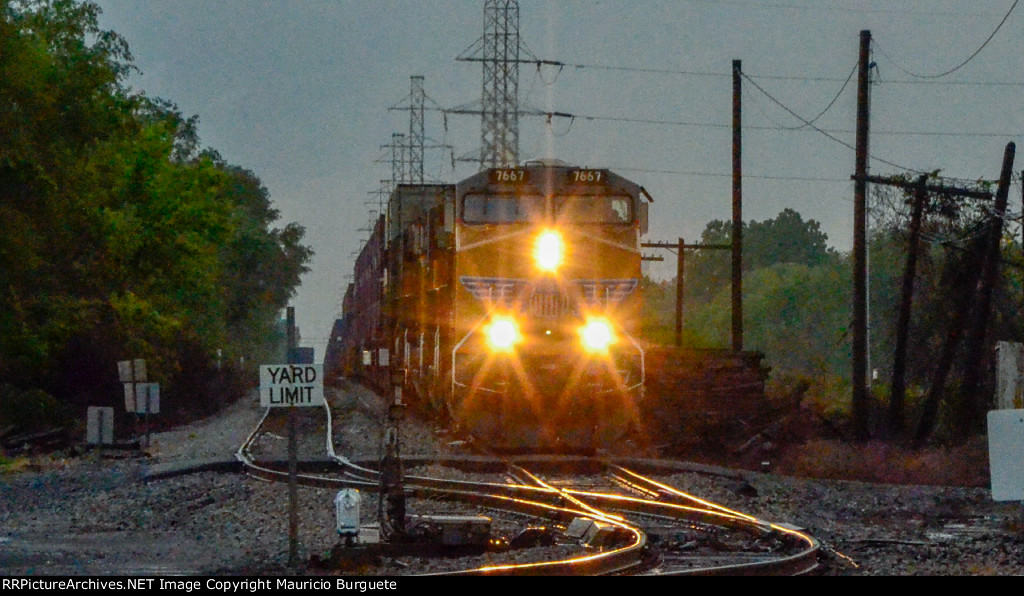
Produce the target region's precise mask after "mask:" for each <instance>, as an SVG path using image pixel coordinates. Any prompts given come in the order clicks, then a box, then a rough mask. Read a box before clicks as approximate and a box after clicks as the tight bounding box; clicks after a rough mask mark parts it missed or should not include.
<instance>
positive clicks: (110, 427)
mask: <svg viewBox="0 0 1024 596" xmlns="http://www.w3.org/2000/svg"><path fill="white" fill-rule="evenodd" d="M86 414H87V418H86V426H85V440H86V442H87V443H89V444H90V445H110V444H112V443H113V442H114V408H101V407H98V406H89V409H88V410H87V411H86Z"/></svg>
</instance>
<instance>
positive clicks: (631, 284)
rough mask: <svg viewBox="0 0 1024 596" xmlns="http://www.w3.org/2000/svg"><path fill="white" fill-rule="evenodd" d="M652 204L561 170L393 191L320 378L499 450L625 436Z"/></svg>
mask: <svg viewBox="0 0 1024 596" xmlns="http://www.w3.org/2000/svg"><path fill="white" fill-rule="evenodd" d="M649 201H650V196H649V195H647V193H646V192H645V191H644V189H643V188H642V187H641V186H639V185H637V184H636V183H634V182H631V181H629V180H627V179H626V178H623V177H621V176H619V175H617V174H615V173H614V172H611V171H609V170H606V169H590V168H580V167H573V166H569V165H567V164H565V163H563V162H560V161H551V160H548V161H534V162H527V163H526V164H525V165H523V166H521V167H508V168H492V169H488V170H483V171H481V172H479V173H477V174H475V175H473V176H471V177H469V178H467V179H465V180H463V181H461V182H459V183H457V184H454V185H447V184H416V185H413V184H400V185H398V186H397V187H396V188H395V190H394V191H393V192H392V194H391V196H390V198H389V201H388V208H387V214H386V216H383V215H382V216H381V217H380V218H379V219H378V220H377V222H376V225H375V226H374V229H373V232H372V233H371V236H370V239H369V241H368V242H367V243H366V244H365V245H364V247H363V249H362V251H361V252H360V254H359V257H358V258H357V261H356V267H355V274H354V278H353V281H352V283H351V284H350V285H349V287H348V289H347V291H346V294H345V298H344V301H343V317H342V319H340V320H339V321H338V322H337V323H336V324H335V328H334V330H333V332H332V339H331V343H330V346H329V349H328V353H327V356H326V361H325V366H326V368H327V370H328V374H334V375H345V376H355V377H360V378H362V379H364V380H366V381H367V382H369V383H370V384H371V385H374V386H376V387H377V388H379V389H382V390H389V389H390V387H396V386H397V387H401V388H402V391H401V395H402V396H403V398H404V399H405V401H407V402H409V403H410V404H412V405H414V406H419V407H422V408H424V409H428V410H431V411H435V412H439V413H443V414H444V415H445V416H447V417H448V418H449V419H450V420H451V422H452V423H454V424H455V425H456V426H457V427H459V428H461V429H464V430H465V431H468V432H469V433H470V434H472V435H473V436H474V437H476V438H477V439H478V440H480V441H482V442H484V443H486V444H487V445H489V446H490V447H492V448H495V449H502V450H591V449H594V448H597V447H601V446H602V445H611V444H614V443H615V442H616V441H618V440H620V439H621V438H622V437H623V436H624V435H625V434H626V433H628V432H629V431H631V430H634V429H636V428H637V427H638V419H639V414H638V408H639V403H640V401H641V400H642V398H643V393H644V381H645V378H644V377H645V362H644V349H643V347H642V346H641V344H640V342H639V340H638V335H639V331H640V317H641V305H642V295H641V287H640V279H641V252H640V239H641V236H642V235H643V234H645V233H646V228H647V212H648V202H649Z"/></svg>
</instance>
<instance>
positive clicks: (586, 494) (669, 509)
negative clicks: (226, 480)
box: [236, 400, 820, 575]
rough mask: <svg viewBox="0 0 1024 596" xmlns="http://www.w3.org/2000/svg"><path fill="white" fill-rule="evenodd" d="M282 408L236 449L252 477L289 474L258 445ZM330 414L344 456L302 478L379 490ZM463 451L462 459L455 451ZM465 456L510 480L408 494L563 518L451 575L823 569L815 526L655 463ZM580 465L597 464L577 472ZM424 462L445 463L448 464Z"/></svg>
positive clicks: (515, 517) (426, 478)
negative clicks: (682, 480) (727, 502)
mask: <svg viewBox="0 0 1024 596" xmlns="http://www.w3.org/2000/svg"><path fill="white" fill-rule="evenodd" d="M329 401H330V400H329ZM282 414H283V411H280V410H278V411H275V410H274V409H271V410H268V412H267V413H266V415H265V416H264V418H263V419H262V420H261V422H260V424H259V426H258V427H257V428H256V429H255V430H254V431H253V432H252V434H250V436H249V437H248V439H247V440H246V442H245V444H244V445H242V446H241V447H240V448H239V450H238V452H237V454H236V457H237V458H238V459H239V460H241V461H242V463H243V464H244V466H245V469H246V472H247V473H248V474H249V475H252V476H255V477H258V478H261V479H264V480H268V481H275V482H287V481H288V472H287V471H286V470H285V469H282V466H281V460H280V458H274V457H270V458H268V457H267V455H268V454H267V453H261V454H257V453H256V452H258V451H261V450H260V449H256V448H254V446H255V445H256V444H257V442H259V441H260V439H261V437H262V436H263V435H264V434H265V433H267V432H272V433H274V434H275V435H276V436H278V437H280V426H281V421H280V419H279V418H280V417H281V416H282ZM323 415H324V416H326V423H325V424H323V428H324V429H325V431H326V432H324V434H323V437H322V442H321V443H320V444H321V445H322V448H323V450H324V453H325V459H328V460H329V461H330V462H332V465H331V467H330V468H329V469H325V470H324V471H322V472H316V473H310V472H303V473H301V474H299V475H298V476H297V479H296V480H297V482H298V484H300V485H303V486H311V487H320V488H330V489H336V490H340V489H343V488H355V489H358V490H361V491H367V492H373V493H376V492H377V491H379V490H380V488H381V476H380V473H379V471H378V470H377V469H376V467H375V466H371V465H360V464H357V463H354V462H352V461H350V460H349V459H347V458H346V457H345V456H343V455H339V454H337V453H335V451H334V437H333V436H332V435H331V429H332V427H333V421H332V413H331V411H330V408H329V407H328V408H325V409H324V414H323ZM268 428H273V429H275V430H272V431H268V430H267V429H268ZM277 443H278V444H280V443H281V441H277ZM262 451H266V450H262ZM455 460H459V458H458V457H457V456H454V457H448V458H446V461H455ZM439 461H440V460H439ZM461 461H463V462H468V463H471V464H472V465H474V466H477V467H479V466H482V465H485V464H486V465H488V466H490V467H491V468H500V467H503V473H502V474H501V475H500V477H502V478H503V480H497V481H496V480H484V481H481V480H471V479H451V478H441V477H438V476H437V473H436V472H433V473H431V472H428V473H422V472H417V473H408V474H406V475H405V476H404V483H403V491H404V494H406V495H407V496H408V498H409V499H410V502H415V503H417V504H418V503H427V502H429V503H433V504H437V503H446V504H449V505H450V506H451V507H452V508H453V510H455V511H463V512H464V511H476V512H479V511H485V512H487V514H488V515H489V516H491V517H495V518H502V519H504V520H505V521H504V523H503V525H504V526H505V527H508V526H515V525H518V526H519V527H522V528H528V527H546V528H549V527H555V528H558V529H559V530H558V532H557V533H555V540H554V543H555V544H557V546H558V548H551V549H533V551H532V554H531V558H530V559H529V560H525V561H524V560H523V558H524V557H523V556H522V555H521V554H520V553H511V551H509V554H508V555H505V556H504V558H503V556H502V555H501V554H498V553H490V554H489V557H488V563H486V564H473V563H463V564H461V566H459V565H458V564H456V565H455V566H453V567H452V569H451V570H447V571H445V572H444V574H476V575H479V574H486V575H499V574H509V575H514V574H529V575H545V574H546V575H609V574H648V575H687V574H710V575H714V574H718V575H721V574H729V575H741V574H764V575H769V574H777V575H784V574H785V575H793V574H806V573H812V572H814V570H815V569H816V567H817V559H818V554H819V549H820V545H819V544H818V542H817V541H816V540H815V539H814V538H813V537H811V536H809V535H808V534H806V533H804V532H801V531H799V530H798V529H795V528H791V527H788V526H786V525H782V524H776V523H770V522H767V521H764V520H760V519H757V518H754V517H752V516H749V515H746V514H743V513H741V512H738V511H734V510H731V509H728V508H726V507H724V506H721V505H718V504H715V503H712V502H710V501H707V500H704V499H701V498H699V497H697V496H694V495H690V494H688V493H685V492H683V491H681V490H678V489H677V488H675V487H673V486H670V485H668V484H664V483H662V482H660V481H658V480H657V479H655V478H653V477H652V476H653V474H651V473H650V472H648V471H645V470H636V469H628V468H626V467H622V466H620V465H617V464H615V463H613V462H609V461H603V460H600V459H597V458H576V459H573V460H569V459H568V458H545V459H530V460H529V463H527V464H525V466H529V469H527V467H524V465H520V464H517V463H516V462H515V461H513V460H511V459H507V458H501V457H498V456H491V455H487V456H483V457H481V456H479V455H477V456H466V458H464V459H462V460H461ZM573 468H576V469H579V470H587V473H586V474H582V473H574V472H571V471H570V472H566V470H567V469H569V470H571V469H573ZM420 469H421V470H422V469H426V470H438V469H441V465H440V464H439V463H436V464H434V465H431V466H427V467H426V468H420ZM509 520H512V521H509ZM581 520H584V521H581ZM581 525H584V526H587V527H588V530H586V531H587V532H589V534H590V535H589V537H588V536H585V535H577V534H579V533H580V532H582V531H581V530H579V527H580V526H581ZM573 532H576V534H574V533H573ZM513 555H516V556H513ZM506 560H507V562H504V561H506Z"/></svg>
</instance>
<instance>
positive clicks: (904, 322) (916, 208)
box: [854, 174, 992, 432]
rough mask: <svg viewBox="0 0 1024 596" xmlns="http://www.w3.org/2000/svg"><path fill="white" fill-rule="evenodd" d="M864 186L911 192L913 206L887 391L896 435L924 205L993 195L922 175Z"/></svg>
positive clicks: (874, 181)
mask: <svg viewBox="0 0 1024 596" xmlns="http://www.w3.org/2000/svg"><path fill="white" fill-rule="evenodd" d="M854 180H856V177H854ZM866 180H867V182H870V183H872V184H882V185H885V186H895V187H899V188H902V189H904V190H911V189H913V191H914V202H913V207H912V210H911V216H910V230H909V232H910V238H909V239H908V242H907V262H906V264H905V265H904V268H903V284H902V288H901V292H900V304H899V312H898V315H897V321H896V348H895V350H894V352H893V359H892V379H891V385H890V391H889V424H890V426H891V427H892V430H893V431H895V432H899V431H902V430H903V428H904V425H905V423H906V416H905V414H904V403H905V398H906V391H907V389H906V364H907V342H908V337H909V334H910V314H911V309H912V306H913V300H914V279H915V277H916V276H917V256H918V250H919V244H920V238H921V221H922V219H923V218H924V203H925V200H926V199H927V197H928V194H929V193H939V194H943V195H947V196H957V197H972V198H977V199H990V198H992V193H989V192H987V191H972V190H968V189H964V188H955V187H951V186H945V185H941V184H928V183H927V181H928V175H927V174H922V175H921V176H919V177H918V178H917V180H916V181H915V182H910V181H907V180H902V179H899V178H884V177H881V176H867V177H866Z"/></svg>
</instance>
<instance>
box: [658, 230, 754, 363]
mask: <svg viewBox="0 0 1024 596" xmlns="http://www.w3.org/2000/svg"><path fill="white" fill-rule="evenodd" d="M640 246H641V247H643V248H665V249H668V250H673V249H674V250H675V252H676V327H675V340H676V347H677V348H680V347H682V345H683V300H684V298H685V297H686V295H685V289H686V288H685V285H684V283H683V280H684V278H685V275H686V250H687V249H709V250H730V249H731V248H732V245H731V244H687V243H686V242H685V241H684V240H683V239H682V238H680V239H679V241H678V242H677V243H675V244H672V243H669V242H644V243H642V244H641V245H640ZM644 260H647V261H654V260H661V259H659V258H657V257H644ZM735 315H736V313H733V316H734V317H735Z"/></svg>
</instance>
